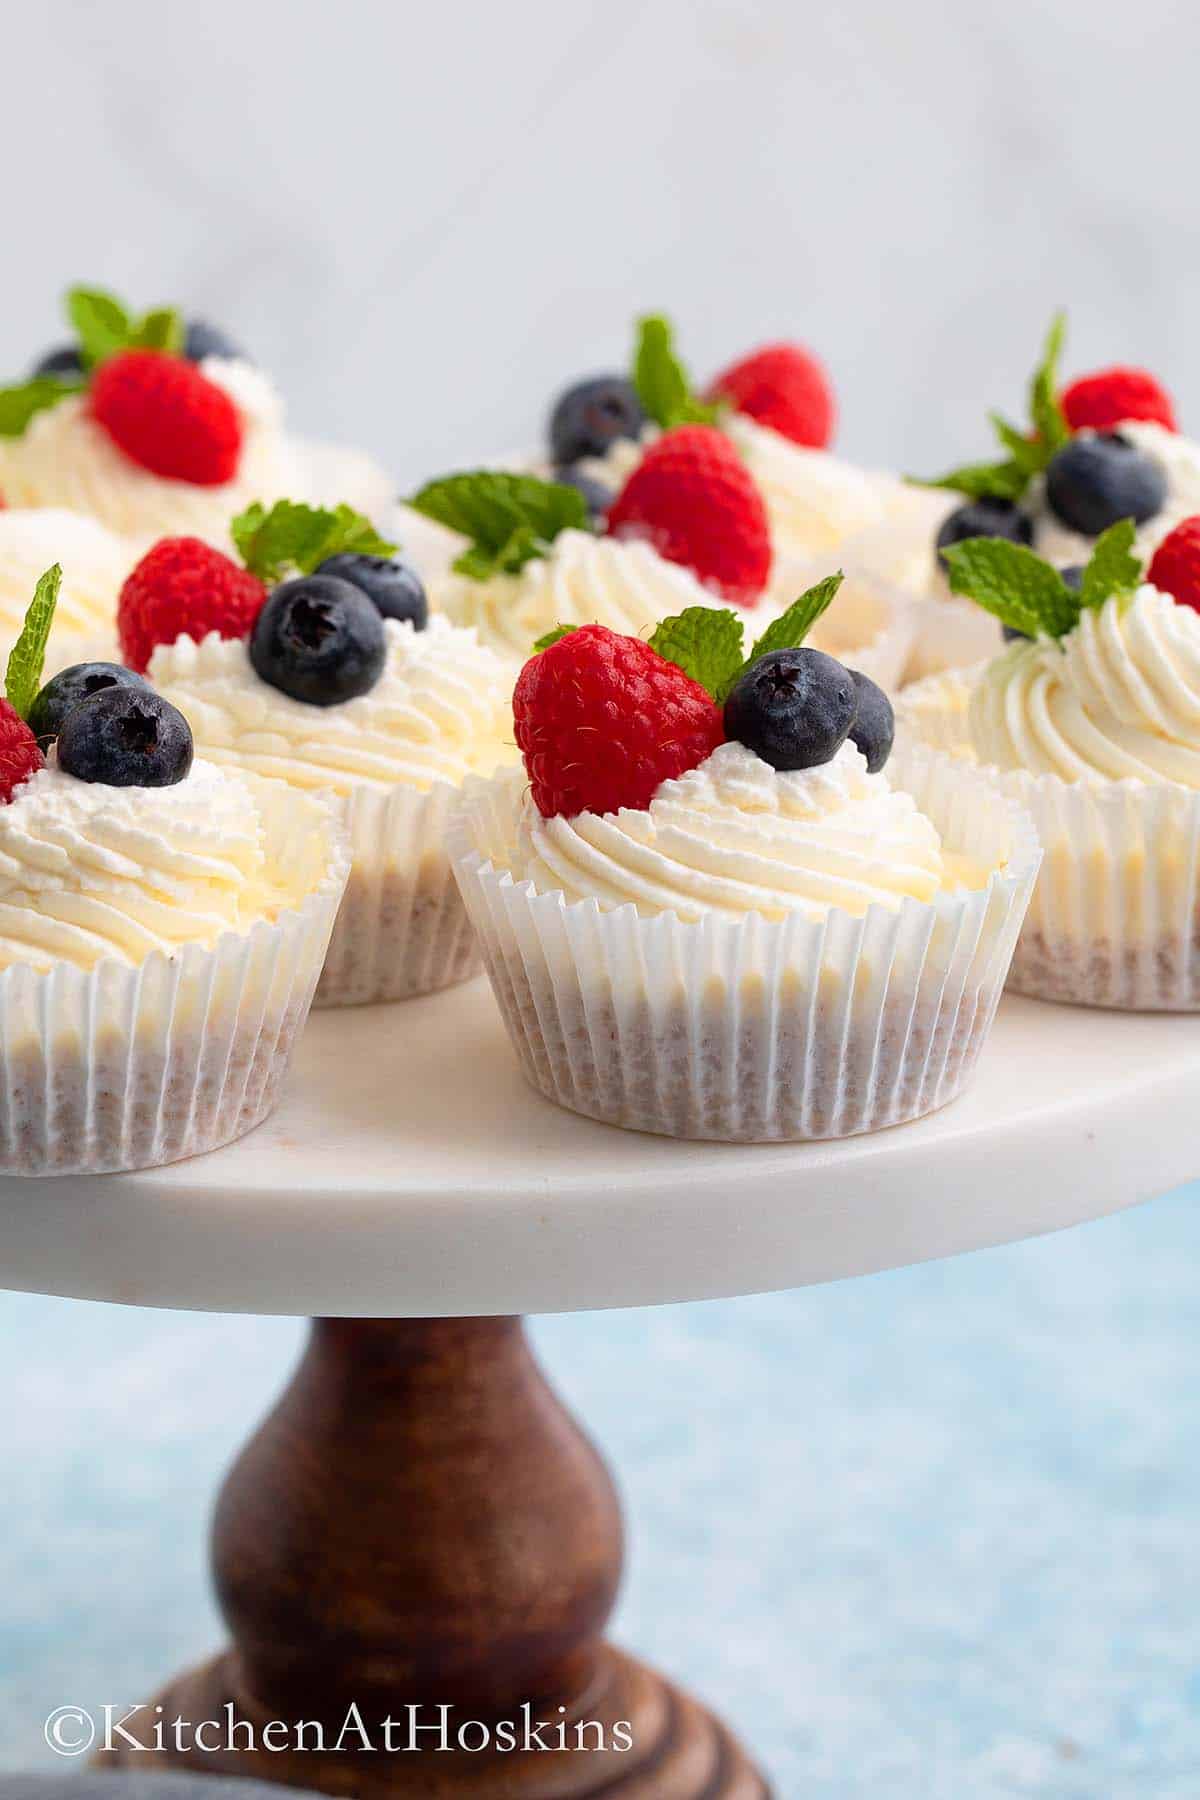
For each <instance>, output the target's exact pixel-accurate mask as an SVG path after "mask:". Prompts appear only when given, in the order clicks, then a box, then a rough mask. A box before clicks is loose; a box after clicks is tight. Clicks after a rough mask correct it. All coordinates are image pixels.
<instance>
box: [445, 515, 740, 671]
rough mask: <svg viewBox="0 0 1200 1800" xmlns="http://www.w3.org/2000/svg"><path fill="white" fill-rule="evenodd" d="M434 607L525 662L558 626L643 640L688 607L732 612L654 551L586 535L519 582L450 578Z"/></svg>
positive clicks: (559, 541) (572, 536) (566, 538)
mask: <svg viewBox="0 0 1200 1800" xmlns="http://www.w3.org/2000/svg"><path fill="white" fill-rule="evenodd" d="M433 600H434V604H435V605H436V606H438V607H439V608H440V610H441V611H442V612H444V613H445V615H446V617H447V618H449V619H451V620H453V621H454V623H455V624H457V625H469V626H473V627H474V628H475V630H476V631H477V632H478V633H479V636H480V638H481V639H482V641H483V643H484V644H486V645H488V646H489V647H490V648H491V649H493V650H495V651H497V652H498V653H499V654H500V655H501V656H504V657H506V658H509V659H510V660H511V659H516V660H518V661H519V662H522V663H523V662H524V661H525V660H526V659H527V658H528V657H529V656H531V655H532V653H533V646H534V644H535V642H536V641H537V639H538V638H540V637H541V636H542V635H543V634H544V633H545V632H547V631H550V630H552V629H553V627H554V626H555V625H558V624H562V625H591V624H597V625H607V626H608V627H609V629H610V630H611V631H620V632H623V633H624V634H625V635H626V636H628V637H639V636H642V635H643V634H644V633H646V632H648V631H651V630H653V628H654V626H655V625H657V624H658V622H659V620H660V619H665V618H669V617H670V615H671V614H672V613H677V612H682V611H683V609H684V607H686V606H725V605H728V602H727V601H723V600H721V599H720V598H719V597H718V596H716V595H714V594H712V593H710V592H709V590H708V589H707V588H706V587H704V586H702V584H701V583H700V582H699V581H697V579H696V577H695V576H694V575H693V574H692V573H691V571H690V570H688V569H685V568H681V567H680V565H679V564H678V563H672V562H667V560H666V559H665V557H662V556H660V555H659V554H658V552H657V551H656V550H654V549H652V548H651V546H650V545H649V544H646V543H641V542H638V541H634V540H630V539H621V538H606V537H593V536H592V534H591V533H590V532H587V531H564V532H562V533H560V535H559V536H558V537H556V538H555V540H554V542H553V544H552V545H551V546H550V552H549V554H548V555H547V556H545V557H539V558H537V559H536V560H535V561H533V562H528V563H526V564H525V567H524V568H523V569H521V570H520V571H519V573H517V574H516V575H493V576H492V577H491V578H490V579H489V580H487V581H472V580H471V579H470V578H469V577H468V576H465V575H455V574H450V575H448V576H446V577H445V578H444V579H443V580H442V581H441V582H435V583H434V585H433ZM753 616H754V617H755V618H758V617H759V613H758V609H757V608H756V609H755V611H754V615H753Z"/></svg>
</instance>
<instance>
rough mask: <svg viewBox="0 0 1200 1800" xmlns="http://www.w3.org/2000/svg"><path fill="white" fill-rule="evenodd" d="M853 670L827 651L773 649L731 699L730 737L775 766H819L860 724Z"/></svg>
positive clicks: (727, 711)
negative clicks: (853, 728)
mask: <svg viewBox="0 0 1200 1800" xmlns="http://www.w3.org/2000/svg"><path fill="white" fill-rule="evenodd" d="M857 704H858V691H857V689H856V687H855V684H854V677H853V676H852V675H851V673H850V671H849V669H847V668H844V667H843V665H842V664H841V663H840V662H835V661H834V659H833V657H832V656H826V655H825V652H824V651H823V650H808V649H804V648H801V649H799V650H770V651H768V652H767V654H766V656H760V657H759V659H758V661H757V662H754V663H751V665H750V667H749V668H748V669H747V670H746V672H745V674H744V675H743V676H741V677H740V679H739V680H738V681H737V682H736V683H735V685H734V687H733V688H732V689H731V690H730V693H729V698H728V699H727V700H726V702H725V735H726V736H727V737H730V738H733V739H735V740H736V741H737V742H739V743H742V744H745V746H746V748H747V749H748V750H753V751H754V752H755V754H756V755H758V756H761V757H762V759H763V761H764V762H768V763H770V765H771V767H772V768H773V769H813V768H815V767H816V766H817V764H818V763H827V762H829V760H830V759H831V758H832V757H834V756H836V755H837V753H838V751H839V750H840V749H841V747H842V745H843V744H844V743H845V741H846V737H847V735H848V733H849V731H850V727H851V726H852V725H853V723H854V714H855V708H856V707H857Z"/></svg>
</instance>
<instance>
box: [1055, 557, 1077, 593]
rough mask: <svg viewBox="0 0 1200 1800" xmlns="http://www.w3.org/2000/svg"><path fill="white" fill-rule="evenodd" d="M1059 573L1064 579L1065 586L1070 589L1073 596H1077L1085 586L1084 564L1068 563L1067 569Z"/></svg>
mask: <svg viewBox="0 0 1200 1800" xmlns="http://www.w3.org/2000/svg"><path fill="white" fill-rule="evenodd" d="M1058 572H1059V575H1060V576H1061V577H1062V581H1063V586H1064V587H1069V588H1070V590H1071V592H1072V593H1073V594H1077V593H1078V592H1079V590H1080V588H1081V587H1082V586H1083V564H1082V563H1068V564H1067V566H1066V568H1065V569H1060V570H1059V571H1058Z"/></svg>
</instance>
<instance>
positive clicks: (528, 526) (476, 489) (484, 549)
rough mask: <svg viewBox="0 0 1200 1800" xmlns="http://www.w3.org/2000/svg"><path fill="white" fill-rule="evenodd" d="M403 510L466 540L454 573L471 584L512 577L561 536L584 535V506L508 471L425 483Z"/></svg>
mask: <svg viewBox="0 0 1200 1800" xmlns="http://www.w3.org/2000/svg"><path fill="white" fill-rule="evenodd" d="M408 504H409V505H410V506H411V507H413V508H414V509H415V510H416V511H417V512H419V513H422V514H423V515H424V516H425V518H427V519H434V520H436V522H437V523H438V524H439V525H445V526H448V527H449V529H450V530H451V531H457V532H459V533H460V534H461V535H462V536H463V537H466V538H470V540H471V545H470V548H469V549H468V550H465V551H464V552H463V554H462V555H461V556H460V557H459V558H458V561H457V562H456V563H455V565H454V566H455V568H456V569H457V570H458V571H459V572H460V573H461V574H463V575H469V576H470V577H471V578H472V579H473V580H475V581H485V580H487V578H488V577H489V576H490V575H494V574H496V573H507V574H515V573H516V571H517V570H518V569H521V568H523V567H524V566H525V564H526V563H527V562H530V561H532V559H533V558H534V557H537V556H544V555H545V553H546V551H547V549H548V548H549V546H550V545H551V544H552V543H553V542H554V539H555V538H556V537H557V536H558V534H559V532H561V531H568V530H571V531H586V530H588V529H589V527H588V512H587V503H586V501H585V500H584V498H583V495H582V494H581V493H580V492H579V491H578V489H576V488H573V487H568V486H567V485H566V484H565V483H564V482H559V481H539V480H538V479H537V477H536V476H534V475H516V474H513V473H512V472H511V471H509V470H507V469H471V470H467V471H465V472H464V473H462V474H460V475H445V476H443V477H442V478H441V479H440V480H438V481H430V482H426V484H425V486H424V487H423V488H421V489H420V490H419V491H418V492H417V493H416V494H414V495H413V496H412V498H411V499H410V500H409V502H408Z"/></svg>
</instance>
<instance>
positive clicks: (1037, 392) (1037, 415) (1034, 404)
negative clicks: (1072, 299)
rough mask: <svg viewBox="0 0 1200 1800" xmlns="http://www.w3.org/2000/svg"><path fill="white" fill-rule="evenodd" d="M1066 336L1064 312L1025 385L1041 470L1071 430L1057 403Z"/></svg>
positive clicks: (1053, 323) (1055, 319) (1054, 321)
mask: <svg viewBox="0 0 1200 1800" xmlns="http://www.w3.org/2000/svg"><path fill="white" fill-rule="evenodd" d="M1066 335H1067V315H1066V313H1065V312H1058V313H1055V315H1054V317H1053V319H1052V320H1051V321H1050V329H1049V331H1048V332H1047V333H1046V341H1045V343H1044V344H1043V346H1042V360H1041V362H1040V363H1039V364H1038V366H1037V368H1036V369H1035V370H1034V372H1033V379H1032V380H1031V381H1030V383H1029V422H1030V424H1031V425H1032V427H1033V430H1034V433H1035V434H1036V437H1037V442H1038V448H1039V449H1040V451H1041V462H1040V464H1039V465H1038V466H1039V467H1040V468H1043V469H1044V468H1045V466H1046V464H1047V463H1048V462H1049V461H1050V458H1051V457H1052V456H1053V455H1054V452H1055V451H1056V450H1060V449H1061V448H1062V446H1063V445H1064V444H1065V443H1066V441H1067V439H1068V438H1069V437H1070V435H1071V428H1070V426H1069V425H1068V424H1067V421H1066V419H1065V418H1064V417H1063V409H1062V407H1061V406H1060V405H1059V401H1058V362H1059V358H1060V357H1061V355H1062V347H1063V341H1064V339H1065V338H1066Z"/></svg>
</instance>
